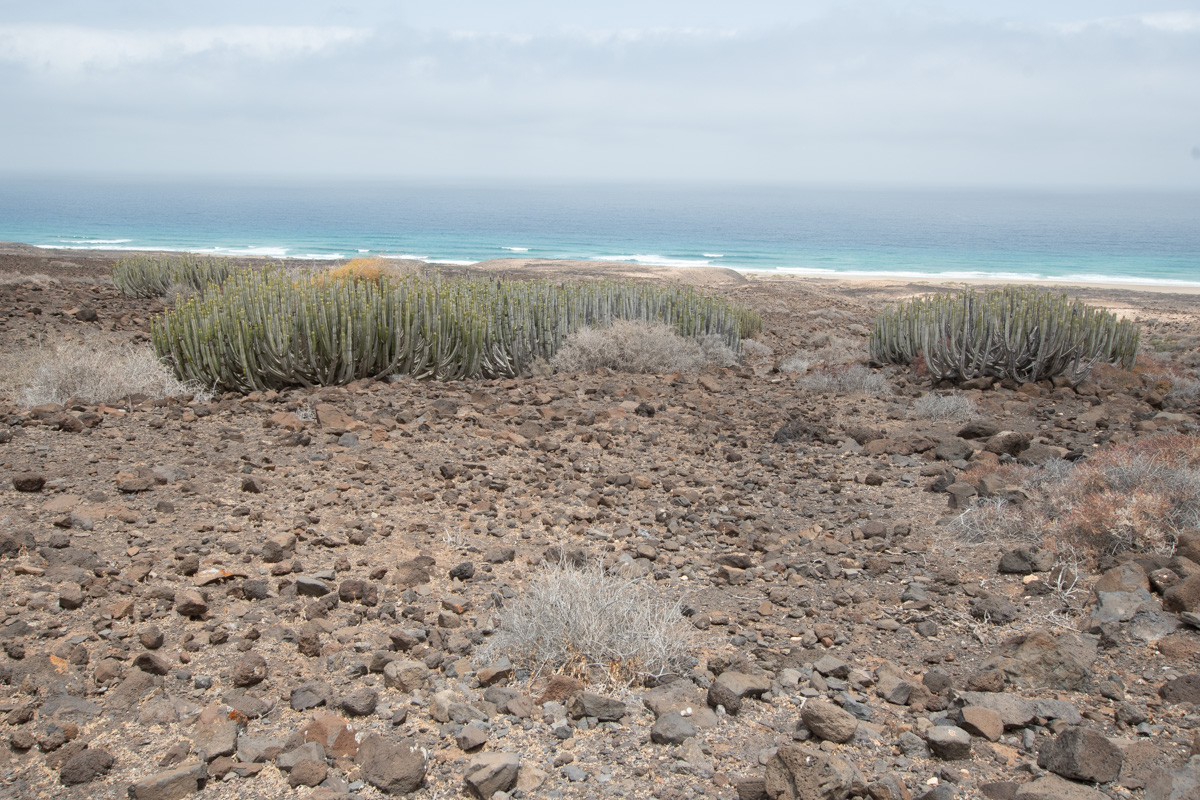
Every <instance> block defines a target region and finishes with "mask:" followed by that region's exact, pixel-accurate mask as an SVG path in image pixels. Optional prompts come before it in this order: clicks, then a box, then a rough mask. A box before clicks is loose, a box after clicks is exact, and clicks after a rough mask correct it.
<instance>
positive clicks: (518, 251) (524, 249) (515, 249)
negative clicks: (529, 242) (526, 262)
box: [500, 247, 529, 253]
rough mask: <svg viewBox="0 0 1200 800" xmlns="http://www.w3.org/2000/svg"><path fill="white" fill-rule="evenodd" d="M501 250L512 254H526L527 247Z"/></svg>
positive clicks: (503, 248) (502, 248)
mask: <svg viewBox="0 0 1200 800" xmlns="http://www.w3.org/2000/svg"><path fill="white" fill-rule="evenodd" d="M500 249H501V250H508V251H510V252H513V253H528V252H529V248H528V247H501V248H500Z"/></svg>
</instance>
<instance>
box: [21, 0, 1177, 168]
mask: <svg viewBox="0 0 1200 800" xmlns="http://www.w3.org/2000/svg"><path fill="white" fill-rule="evenodd" d="M573 6H578V7H573ZM0 109H3V112H2V113H0V174H3V173H8V174H13V173H17V172H20V173H25V174H56V175H69V176H70V175H85V174H127V175H137V176H165V177H173V176H187V175H211V176H256V175H257V176H280V177H287V178H295V179H307V178H364V177H371V178H382V179H387V178H405V179H429V180H456V181H457V180H466V181H470V180H479V179H502V180H512V179H525V180H537V181H543V180H553V181H631V180H646V181H695V182H714V181H733V182H751V183H753V182H772V183H774V182H783V183H807V184H825V185H828V184H834V185H888V186H955V187H992V186H1030V187H1072V188H1074V187H1135V188H1170V189H1200V0H1176V1H1174V2H1172V1H1171V0H1141V2H1125V0H1088V1H1087V2H1082V1H1081V0H1078V1H1077V0H1061V1H1057V2H1056V1H1055V0H1041V2H1032V1H1030V0H1009V2H1005V3H996V2H994V0H992V1H990V2H979V1H978V0H958V2H953V3H951V2H897V1H896V0H838V1H837V2H826V1H823V0H821V1H813V0H807V1H806V0H790V1H786V2H785V1H780V2H768V1H767V0H739V2H736V3H734V2H729V1H728V0H721V1H720V2H718V1H717V0H606V2H604V3H586V4H583V3H581V4H572V3H563V2H561V0H505V1H504V2H496V0H441V1H440V2H437V3H431V2H428V0H422V2H410V1H409V0H386V1H385V0H366V1H364V2H354V1H353V0H326V1H321V0H240V1H239V2H230V1H229V0H207V1H206V2H205V3H192V2H188V3H184V2H177V1H175V0H140V1H135V0H107V1H106V2H103V3H98V2H95V0H44V2H40V3H29V2H27V0H22V2H12V1H11V0H0Z"/></svg>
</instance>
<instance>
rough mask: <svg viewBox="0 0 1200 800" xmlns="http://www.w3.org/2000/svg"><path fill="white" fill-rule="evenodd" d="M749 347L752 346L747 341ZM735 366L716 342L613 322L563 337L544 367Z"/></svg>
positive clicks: (662, 369) (648, 369)
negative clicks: (547, 365)
mask: <svg viewBox="0 0 1200 800" xmlns="http://www.w3.org/2000/svg"><path fill="white" fill-rule="evenodd" d="M751 341H752V340H751ZM736 363H737V353H735V352H734V351H733V350H732V349H731V348H730V347H729V345H728V344H726V342H725V340H724V339H723V338H722V337H720V336H705V337H702V338H699V339H694V338H684V337H682V336H680V335H679V334H678V333H676V332H675V330H674V329H673V328H671V327H670V326H669V325H665V324H663V323H661V322H635V321H630V320H613V322H612V323H611V324H609V325H606V326H604V327H588V328H581V329H580V330H578V331H576V332H575V333H573V334H571V335H570V336H568V337H567V339H566V341H565V342H564V343H563V346H562V348H560V349H559V351H558V352H557V353H556V354H555V355H554V358H553V359H551V361H550V364H551V366H553V367H554V368H555V369H557V370H559V371H562V372H591V371H593V370H597V369H611V370H614V371H616V372H631V373H657V374H662V373H668V372H695V371H697V370H700V369H703V368H704V367H705V366H707V365H710V364H711V365H715V366H718V367H727V366H732V365H733V364H736Z"/></svg>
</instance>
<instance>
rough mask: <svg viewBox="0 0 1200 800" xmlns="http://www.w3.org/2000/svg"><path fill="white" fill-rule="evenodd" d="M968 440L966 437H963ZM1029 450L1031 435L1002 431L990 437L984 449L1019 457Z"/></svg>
mask: <svg viewBox="0 0 1200 800" xmlns="http://www.w3.org/2000/svg"><path fill="white" fill-rule="evenodd" d="M963 438H966V437H963ZM1028 448H1029V434H1027V433H1018V432H1016V431H1001V432H1000V433H997V434H995V435H993V436H990V437H988V440H987V442H986V443H985V444H984V446H983V449H984V450H986V451H987V452H989V453H996V454H998V455H1009V456H1018V455H1020V454H1021V453H1022V452H1023V451H1025V450H1027V449H1028Z"/></svg>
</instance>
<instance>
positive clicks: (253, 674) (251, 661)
mask: <svg viewBox="0 0 1200 800" xmlns="http://www.w3.org/2000/svg"><path fill="white" fill-rule="evenodd" d="M266 677H267V660H266V659H265V658H263V657H262V656H260V655H259V654H258V653H247V654H246V655H244V656H242V658H241V660H240V661H238V664H237V667H236V668H235V669H234V671H233V685H234V686H254V685H256V684H259V683H262V682H263V681H264V680H265V679H266Z"/></svg>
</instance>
